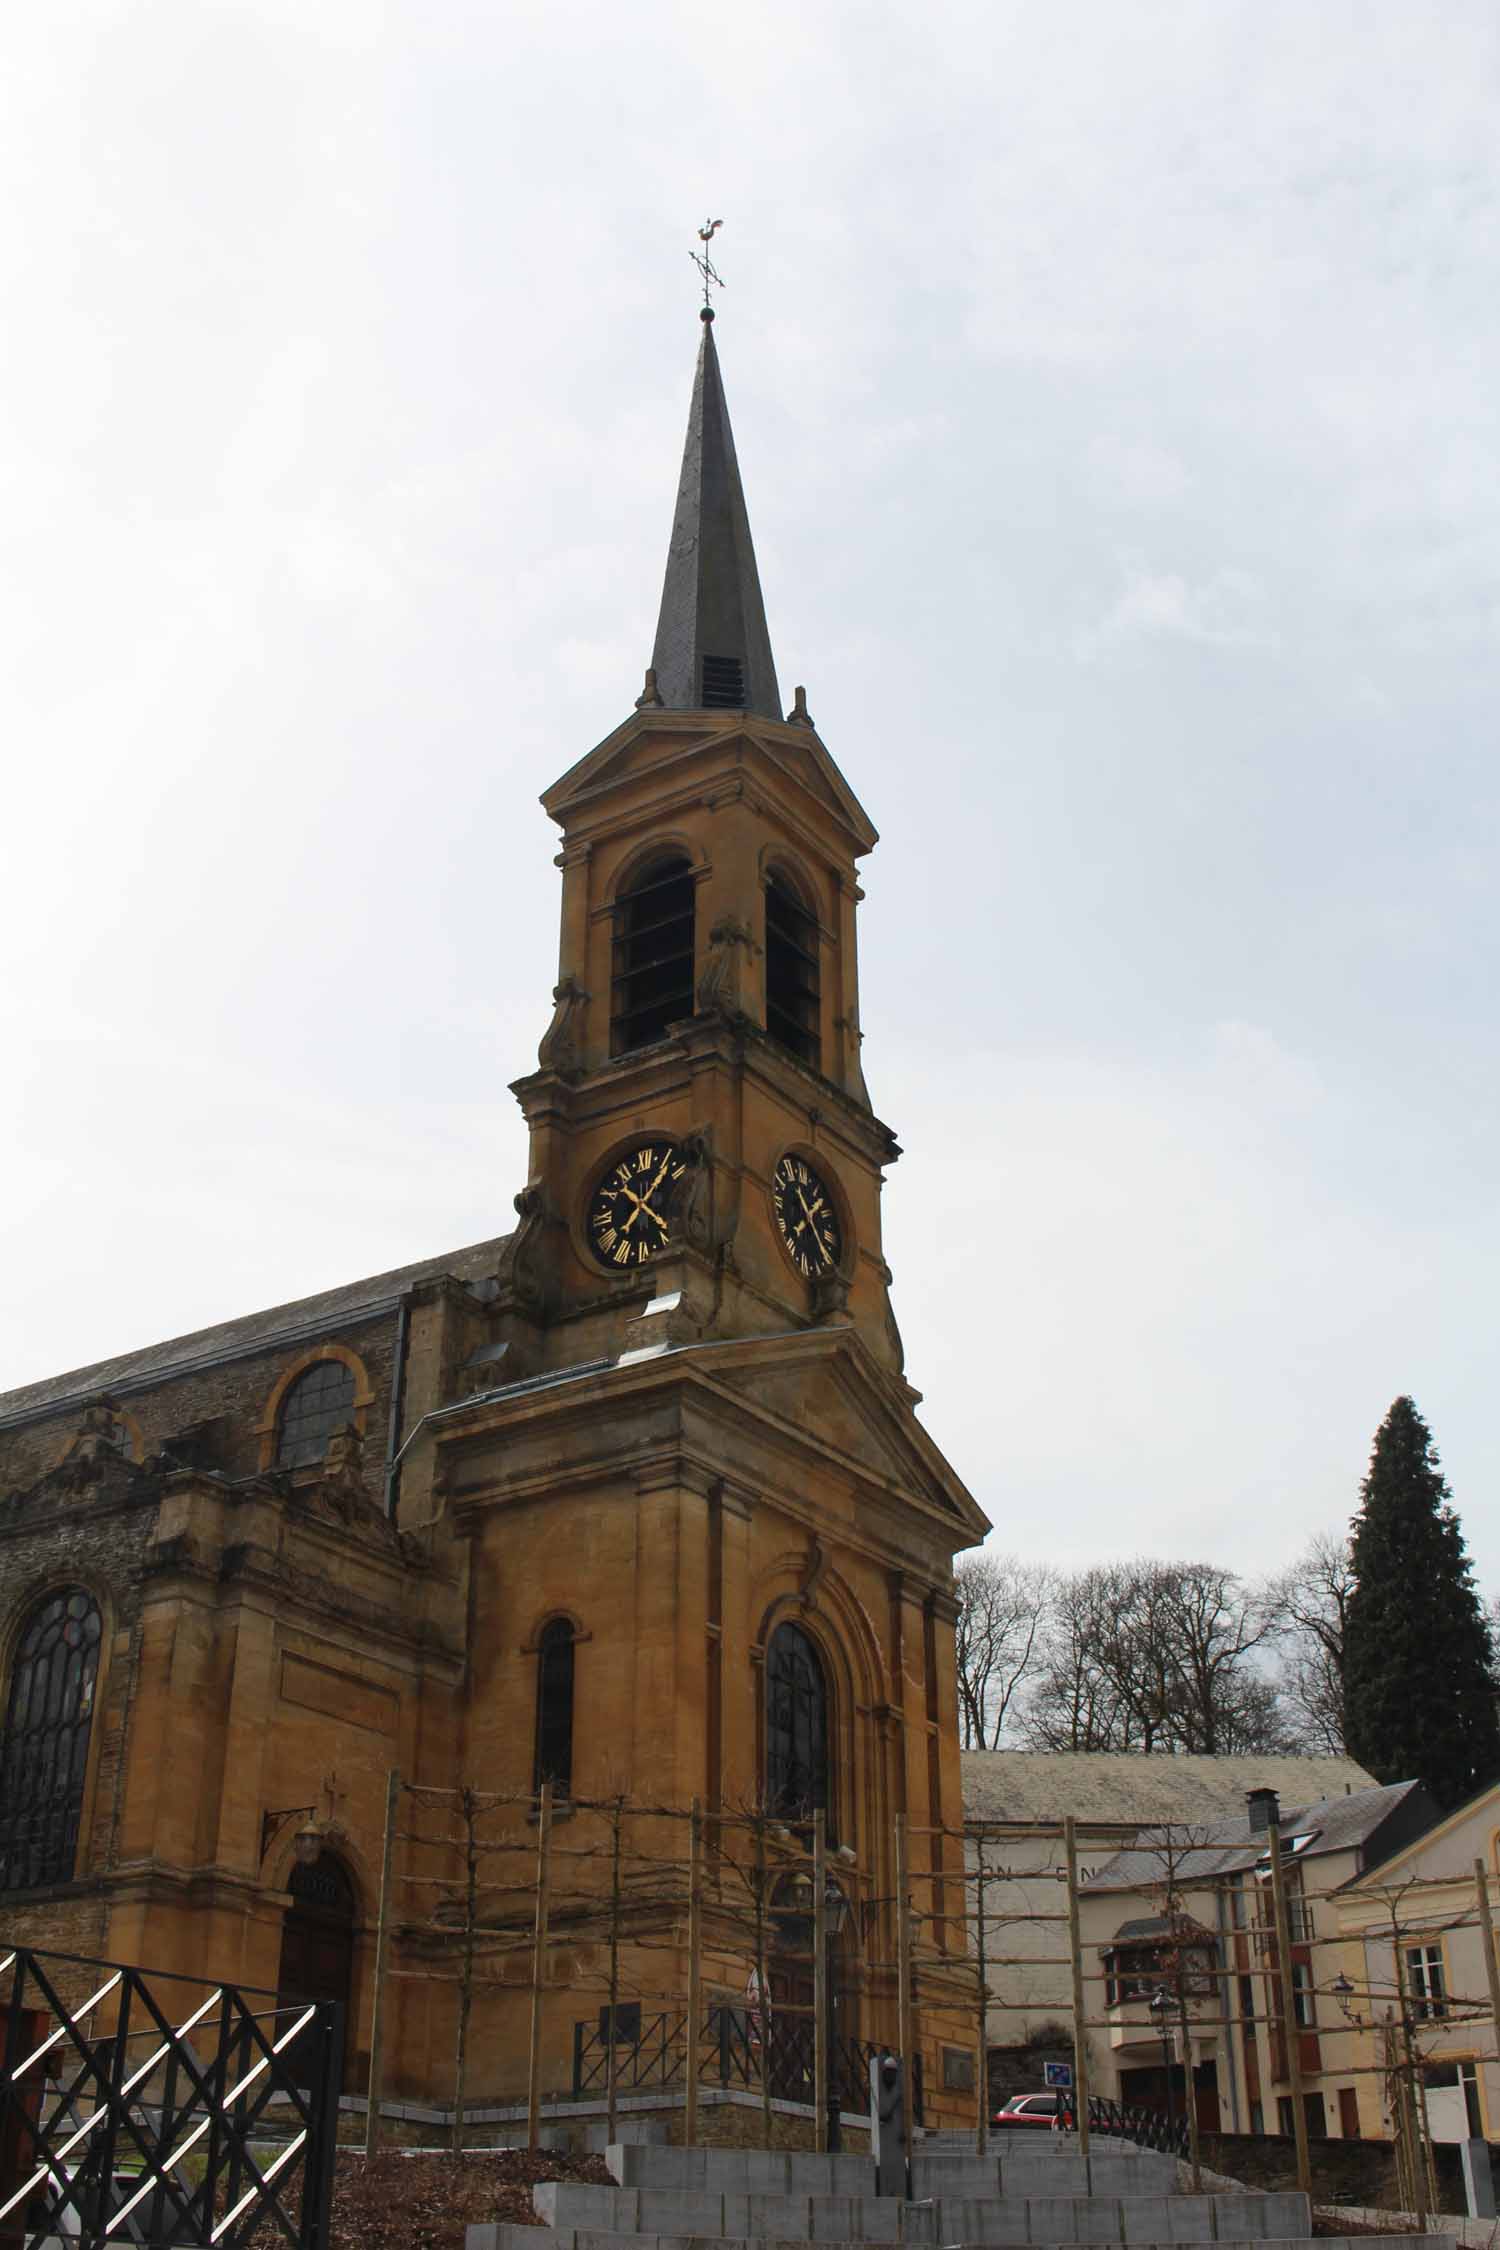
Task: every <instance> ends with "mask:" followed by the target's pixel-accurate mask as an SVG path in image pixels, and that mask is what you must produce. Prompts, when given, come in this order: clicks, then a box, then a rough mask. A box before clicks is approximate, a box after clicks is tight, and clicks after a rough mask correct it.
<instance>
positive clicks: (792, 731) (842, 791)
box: [542, 710, 879, 858]
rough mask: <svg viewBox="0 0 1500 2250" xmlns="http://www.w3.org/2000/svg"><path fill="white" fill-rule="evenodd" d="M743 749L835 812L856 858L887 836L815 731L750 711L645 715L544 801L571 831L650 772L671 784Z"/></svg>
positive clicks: (774, 774)
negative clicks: (682, 772) (677, 773)
mask: <svg viewBox="0 0 1500 2250" xmlns="http://www.w3.org/2000/svg"><path fill="white" fill-rule="evenodd" d="M736 747H738V748H739V750H740V751H741V753H742V754H743V752H744V750H745V749H747V748H748V749H749V751H750V752H751V755H752V757H753V759H754V761H755V762H756V763H757V764H760V765H762V766H763V767H764V768H769V769H770V772H769V774H768V776H767V778H768V779H772V780H774V779H775V778H777V777H778V776H779V777H784V779H785V780H786V781H789V782H791V783H792V784H793V785H794V786H795V787H796V788H798V789H801V790H804V791H805V792H806V793H807V795H808V796H810V797H811V798H812V799H813V800H814V801H815V802H816V803H817V804H819V805H820V806H822V807H823V808H824V810H825V811H827V812H830V813H832V814H833V816H834V818H835V819H836V820H837V821H838V823H839V825H840V827H841V828H843V829H844V830H845V832H846V833H847V835H848V836H849V838H850V841H851V846H852V850H853V854H854V856H855V857H856V858H857V857H859V856H860V855H861V854H863V853H865V852H868V851H872V850H873V849H874V847H875V844H876V843H877V842H878V840H879V839H878V834H877V831H876V829H875V826H874V824H873V823H872V821H871V819H870V816H869V814H868V813H867V812H866V811H865V809H864V807H863V805H861V803H860V801H859V799H858V798H857V797H856V796H855V794H854V792H853V790H852V789H851V788H850V787H849V784H848V782H847V781H846V780H845V779H844V777H843V774H842V773H841V772H840V771H839V768H838V766H837V764H836V763H835V761H834V760H833V758H832V757H830V755H829V753H828V751H827V749H826V748H825V747H824V745H823V743H822V741H821V740H820V739H819V737H818V736H817V735H816V734H815V733H814V732H813V730H812V729H811V727H806V726H800V725H799V726H793V725H790V724H788V725H782V726H777V725H773V724H772V723H771V722H770V721H768V720H765V719H758V718H755V717H752V716H747V715H746V714H744V713H743V712H733V713H730V712H725V713H723V714H718V713H713V712H700V711H681V712H678V711H671V712H666V711H654V710H644V711H637V712H635V713H633V714H632V716H631V717H630V718H629V719H627V720H626V721H625V722H624V724H623V725H621V726H618V727H616V729H615V731H614V732H613V734H609V735H606V736H605V738H604V740H603V741H602V742H601V743H599V744H597V745H596V747H595V748H594V749H592V750H590V751H589V752H588V754H587V756H586V757H582V758H580V759H579V761H578V763H577V764H576V765H574V766H570V767H569V768H568V770H567V772H566V773H565V774H562V775H561V776H560V777H559V778H558V780H556V781H555V782H554V783H553V784H552V787H551V788H550V789H547V790H544V791H543V793H542V804H543V806H544V807H545V809H546V811H547V812H548V813H549V814H550V815H551V817H552V819H553V820H555V821H556V822H557V823H558V825H559V827H564V828H565V827H567V826H569V825H570V822H571V820H572V819H573V818H574V817H576V816H577V815H578V814H579V813H581V812H583V811H584V810H585V809H586V808H587V809H591V808H592V807H594V806H595V805H597V804H598V802H599V800H600V799H601V798H604V797H607V796H608V795H609V793H610V792H611V791H612V790H615V789H617V788H620V787H622V786H623V785H625V784H628V783H630V782H634V781H638V780H639V779H640V778H641V776H642V775H644V774H646V773H653V774H655V773H659V774H660V775H661V776H662V778H663V780H664V781H665V780H666V778H667V777H668V775H669V774H670V772H671V770H672V768H673V767H675V766H681V765H684V764H686V763H688V762H694V763H696V762H698V761H700V760H702V759H705V758H708V757H718V758H723V757H724V756H725V755H726V753H728V752H731V751H733V750H734V749H735V748H736Z"/></svg>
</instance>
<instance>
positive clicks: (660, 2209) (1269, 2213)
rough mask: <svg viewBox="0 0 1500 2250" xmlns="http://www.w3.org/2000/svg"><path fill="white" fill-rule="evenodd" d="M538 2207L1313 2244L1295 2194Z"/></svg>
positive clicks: (573, 2189) (1013, 2235)
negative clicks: (1305, 2241) (1307, 2242)
mask: <svg viewBox="0 0 1500 2250" xmlns="http://www.w3.org/2000/svg"><path fill="white" fill-rule="evenodd" d="M646 2153H653V2152H646ZM688 2153H695V2152H688ZM704 2153H709V2152H704ZM825 2161H827V2160H826V2159H825ZM532 2201H533V2203H534V2205H535V2207H536V2212H537V2216H538V2217H539V2218H540V2219H541V2221H542V2224H543V2225H544V2226H549V2227H553V2228H555V2229H557V2230H558V2231H559V2232H565V2231H568V2230H573V2231H576V2230H578V2229H580V2228H581V2229H583V2230H585V2231H586V2232H595V2233H603V2234H610V2235H622V2236H637V2235H658V2234H659V2235H668V2236H672V2237H674V2238H677V2237H683V2236H693V2237H699V2236H714V2237H716V2238H732V2239H736V2240H738V2239H740V2238H742V2237H746V2236H775V2237H777V2238H778V2239H784V2240H788V2241H798V2242H891V2243H894V2242H911V2243H924V2244H930V2245H934V2246H937V2250H941V2246H942V2245H944V2244H947V2243H952V2242H960V2241H986V2242H989V2243H991V2244H994V2245H996V2246H997V2250H1001V2246H1003V2250H1010V2246H1012V2245H1014V2246H1016V2250H1021V2246H1024V2245H1028V2244H1033V2243H1045V2244H1049V2245H1050V2244H1069V2243H1076V2244H1122V2245H1123V2244H1132V2245H1133V2244H1162V2243H1197V2242H1223V2241H1235V2242H1242V2241H1244V2242H1248V2241H1260V2242H1264V2241H1271V2240H1275V2241H1298V2240H1302V2239H1304V2238H1306V2237H1309V2236H1310V2235H1311V2233H1312V2213H1311V2210H1310V2207H1309V2205H1308V2201H1307V2198H1306V2196H1305V2195H1296V2194H1277V2195H1138V2196H1137V2195H1131V2196H1107V2195H1072V2196H1070V2195H1043V2196H1035V2195H1033V2196H1018V2195H1009V2194H1006V2195H979V2196H968V2195H940V2196H933V2197H926V2198H923V2199H921V2200H918V2201H913V2202H910V2203H907V2202H903V2201H901V2200H900V2198H898V2197H896V2196H878V2195H872V2194H869V2193H865V2194H858V2195H847V2194H836V2195H819V2194H810V2195H809V2194H804V2193H801V2192H792V2193H774V2192H772V2193H766V2192H761V2191H757V2190H754V2189H750V2190H729V2191H727V2192H722V2193H721V2192H720V2191H719V2190H718V2189H717V2188H710V2187H702V2188H634V2187H594V2186H591V2185H587V2184H585V2183H583V2182H580V2181H576V2180H548V2181H544V2182H542V2183H540V2184H539V2185H538V2186H537V2187H535V2188H534V2189H533V2190H532Z"/></svg>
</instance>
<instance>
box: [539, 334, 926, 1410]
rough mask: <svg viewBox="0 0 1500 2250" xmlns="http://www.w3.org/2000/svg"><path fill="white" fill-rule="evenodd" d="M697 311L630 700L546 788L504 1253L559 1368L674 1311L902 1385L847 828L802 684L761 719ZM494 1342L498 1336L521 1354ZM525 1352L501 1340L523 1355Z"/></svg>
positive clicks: (770, 704)
mask: <svg viewBox="0 0 1500 2250" xmlns="http://www.w3.org/2000/svg"><path fill="white" fill-rule="evenodd" d="M712 317H713V316H712V314H711V313H709V312H706V311H705V313H704V316H703V334H702V344H701V347H700V350H699V355H698V365H697V370H696V374H695V377H694V383H693V396H692V405H691V409H690V412H689V417H688V432H687V443H686V447H685V449H684V455H683V464H682V475H681V479H680V482H679V487H678V494H677V508H676V514H675V517H674V520H673V525H672V537H671V544H670V548H669V551H668V556H667V570H666V581H665V584H664V587H663V590H662V600H661V614H660V618H659V621H658V624H657V630H656V642H655V647H654V651H653V658H652V663H651V667H650V669H649V670H648V671H647V673H646V677H645V686H644V690H643V692H642V693H641V695H640V696H639V697H638V699H637V701H636V706H635V710H634V712H633V713H632V715H631V716H630V717H629V718H628V719H627V720H626V721H625V723H624V724H623V725H622V726H620V727H618V728H617V729H616V730H615V732H614V733H613V734H611V735H609V736H608V737H607V738H606V739H605V741H603V742H602V743H600V745H599V746H598V748H597V749H595V750H592V751H591V752H590V753H589V754H588V756H587V757H585V758H583V759H581V760H580V761H579V763H578V764H577V765H575V766H574V767H572V768H571V769H570V770H569V771H568V772H567V773H565V774H564V775H563V776H562V778H561V779H560V780H559V781H557V782H555V783H554V784H553V786H552V788H551V789H549V790H548V791H547V792H546V794H545V796H544V797H543V800H542V802H543V804H544V805H545V806H546V809H547V811H548V812H549V813H550V814H551V816H552V818H553V819H554V820H555V821H556V822H557V823H558V826H559V827H560V828H561V830H562V838H563V848H562V852H561V855H560V865H561V868H562V874H563V896H562V933H561V944H560V948H559V976H558V983H557V988H556V991H555V993H554V995H553V998H554V1007H555V1013H554V1016H553V1020H552V1023H551V1025H550V1027H549V1029H548V1031H547V1033H546V1036H545V1037H544V1039H543V1040H542V1043H541V1049H540V1053H539V1056H538V1062H539V1066H540V1067H539V1068H538V1069H537V1071H535V1072H534V1073H533V1074H532V1075H531V1076H530V1077H528V1078H525V1079H523V1080H521V1081H520V1082H519V1083H518V1084H517V1086H516V1089H515V1091H516V1094H517V1096H518V1097H519V1099H520V1102H521V1105H522V1108H523V1109H524V1111H525V1113H526V1118H527V1122H528V1124H529V1126H530V1128H531V1163H530V1179H529V1181H528V1185H527V1189H526V1194H525V1196H524V1198H523V1200H522V1203H521V1206H520V1209H521V1217H522V1226H521V1237H522V1239H521V1240H520V1241H519V1243H518V1246H517V1255H516V1261H515V1268H516V1281H517V1287H518V1289H519V1291H520V1293H521V1294H520V1298H519V1300H518V1307H517V1309H518V1310H521V1309H523V1308H524V1307H525V1306H526V1304H527V1302H528V1300H527V1296H526V1292H527V1291H528V1290H529V1291H530V1293H531V1295H530V1299H529V1303H530V1308H531V1310H532V1311H533V1312H534V1314H535V1316H536V1319H537V1321H538V1324H539V1326H540V1327H542V1328H544V1329H545V1330H547V1331H548V1332H549V1335H550V1336H551V1343H550V1345H543V1344H542V1343H541V1340H540V1337H538V1339H537V1340H536V1341H535V1342H534V1343H532V1344H531V1345H530V1348H531V1349H532V1350H535V1351H538V1352H540V1354H541V1356H542V1358H543V1359H547V1358H550V1357H552V1356H553V1352H554V1351H555V1350H556V1349H557V1348H558V1346H559V1343H560V1339H559V1338H558V1337H557V1336H556V1333H555V1332H556V1330H557V1329H558V1328H559V1327H561V1328H562V1329H563V1330H564V1331H565V1332H566V1336H567V1341H566V1345H565V1346H564V1347H563V1348H565V1349H566V1351H567V1354H568V1356H569V1357H574V1356H576V1355H577V1353H578V1351H579V1350H580V1349H581V1348H582V1347H583V1346H584V1345H585V1344H586V1345H587V1346H588V1347H589V1348H592V1347H593V1346H594V1345H596V1344H597V1345H598V1346H599V1347H600V1348H607V1347H608V1345H609V1344H610V1342H611V1341H612V1340H615V1339H616V1338H617V1334H618V1329H619V1323H620V1320H621V1317H622V1315H623V1316H626V1317H627V1318H628V1317H629V1316H630V1315H632V1314H640V1313H643V1312H644V1310H645V1308H646V1307H647V1306H648V1305H650V1304H652V1303H660V1301H661V1300H662V1299H663V1298H666V1297H671V1298H673V1299H675V1300H676V1301H675V1303H674V1304H673V1305H672V1307H671V1310H670V1312H667V1313H664V1314H662V1315H661V1316H659V1319H658V1322H657V1326H658V1327H659V1329H660V1335H657V1334H656V1330H655V1329H653V1331H652V1335H653V1338H654V1340H656V1341H661V1340H662V1339H663V1338H665V1337H670V1339H671V1341H672V1342H673V1343H675V1344H681V1343H686V1342H689V1341H697V1340H701V1339H703V1338H706V1337H708V1336H716V1337H750V1336H754V1335H757V1334H766V1333H771V1332H779V1331H784V1330H786V1329H788V1328H808V1327H812V1326H823V1325H827V1324H830V1323H832V1324H840V1323H845V1322H847V1323H848V1324H849V1325H850V1326H851V1327H852V1329H853V1330H854V1332H855V1333H857V1335H858V1336H859V1338H860V1340H861V1342H862V1344H863V1345H864V1347H865V1349H866V1351H867V1352H868V1354H869V1355H870V1357H871V1359H872V1361H873V1362H874V1363H875V1364H876V1365H877V1366H878V1367H879V1368H880V1369H881V1370H882V1372H883V1373H884V1374H885V1375H887V1376H889V1377H892V1378H899V1376H900V1371H901V1346H900V1340H899V1337H898V1334H897V1331H896V1327H895V1323H894V1320H893V1319H892V1316H891V1311H890V1304H889V1298H888V1295H887V1288H888V1283H889V1279H890V1276H889V1273H888V1271H887V1268H886V1266H885V1262H884V1259H883V1256H882V1253H881V1243H880V1181H881V1174H882V1170H883V1168H884V1167H885V1166H886V1165H887V1164H889V1163H890V1162H891V1161H892V1160H893V1159H894V1158H895V1157H896V1156H897V1155H898V1154H899V1150H898V1149H897V1146H896V1142H895V1139H894V1137H893V1135H892V1134H891V1132H890V1131H889V1129H888V1128H887V1127H886V1126H884V1125H883V1124H882V1123H881V1122H880V1120H879V1119H878V1118H877V1117H876V1116H875V1115H874V1113H873V1111H872V1110H871V1107H870V1101H869V1096H868V1094H867V1092H866V1089H865V1082H864V1076H863V1072H862V1070H861V1067H860V1030H859V982H858V964H857V959H856V934H855V914H856V908H857V905H858V902H859V899H860V897H861V895H862V894H861V892H860V888H859V884H858V880H857V876H856V865H857V862H858V860H859V859H860V857H862V856H863V854H865V853H866V852H868V851H869V850H870V849H871V848H872V846H873V845H874V843H875V841H876V837H875V830H874V828H873V827H872V825H871V823H870V820H869V817H868V815H867V814H866V813H865V811H864V809H863V807H862V806H861V805H860V803H859V801H858V799H857V798H856V797H855V795H854V793H853V791H852V790H851V789H850V787H849V785H848V783H847V782H846V781H845V779H844V777H843V775H842V774H841V773H840V772H839V769H838V767H837V766H836V765H835V764H834V761H833V759H832V758H831V757H830V756H829V754H828V752H827V750H826V749H825V748H824V746H823V744H822V742H821V741H820V740H819V737H818V735H817V732H816V730H815V729H814V726H813V723H812V720H811V718H810V717H809V715H808V712H807V707H806V700H805V697H804V694H803V691H802V690H801V689H800V688H799V689H798V690H797V691H796V697H795V702H794V705H793V708H792V709H791V711H790V712H788V713H787V714H786V715H785V716H784V717H783V715H782V711H781V707H780V697H779V694H778V691H777V685H776V668H775V663H774V660H773V657H772V654H771V642H770V635H769V633H768V631H767V628H766V618H765V608H764V605H763V602H762V599H761V590H760V581H759V577H758V575H757V572H756V566H755V550H754V547H753V545H752V542H751V537H750V523H749V517H748V514H747V511H746V507H745V497H744V492H743V489H742V486H741V483H740V474H739V466H738V463H737V461H736V457H735V449H734V438H733V435H732V433H731V430H730V425H729V413H728V407H727V405H726V402H725V397H724V385H723V378H722V376H721V374H720V371H719V361H718V354H717V352H716V350H715V346H714V336H713V325H712ZM519 1340H520V1339H519V1335H518V1342H519ZM524 1348H526V1347H523V1349H524Z"/></svg>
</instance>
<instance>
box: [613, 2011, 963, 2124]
mask: <svg viewBox="0 0 1500 2250" xmlns="http://www.w3.org/2000/svg"><path fill="white" fill-rule="evenodd" d="M815 2049H816V2030H815V2026H814V2023H813V2021H812V2019H811V2018H810V2017H809V2016H806V2015H802V2016H797V2017H790V2018H788V2017H777V2016H776V2015H775V2013H774V2012H773V2013H772V2017H771V2021H770V2024H769V2026H768V2027H767V2030H766V2032H765V2035H764V2036H763V2035H762V2032H761V2030H760V2028H759V2024H758V2022H757V2017H756V2013H755V2011H753V2010H752V2009H749V2008H741V2007H735V2006H732V2005H730V2004H729V2003H727V2002H717V2001H715V2002H712V2003H711V2004H710V2005H709V2007H708V2008H707V2009H706V2011H705V2013H704V2015H703V2018H702V2021H701V2027H700V2031H699V2038H698V2083H699V2085H700V2086H719V2087H724V2088H732V2089H735V2090H738V2091H740V2092H742V2093H759V2092H760V2091H761V2087H762V2066H763V2065H764V2069H765V2079H766V2084H767V2085H768V2086H769V2090H770V2093H771V2097H772V2099H773V2100H775V2101H787V2102H800V2103H805V2104H809V2105H810V2104H811V2103H812V2102H813V2101H814V2099H815V2096H816V2087H817V2057H816V2051H815ZM885 2052H886V2049H885V2048H884V2047H883V2046H882V2045H881V2043H880V2042H879V2041H871V2040H868V2039H846V2038H840V2037H838V2036H835V2037H834V2038H833V2039H832V2040H831V2041H830V2046H829V2055H828V2091H829V2095H830V2097H834V2098H836V2099H837V2102H838V2105H839V2108H840V2109H841V2110H850V2111H857V2112H860V2113H863V2112H864V2111H866V2110H867V2109H868V2108H869V2103H870V2063H871V2060H872V2058H873V2057H874V2056H876V2055H880V2054H883V2053H885ZM611 2061H613V2065H614V2082H615V2086H616V2089H617V2091H618V2092H621V2093H636V2092H641V2091H647V2090H654V2089H657V2088H665V2089H670V2088H672V2087H680V2086H682V2085H683V2084H684V2083H685V2082H686V2076H687V2067H688V2037H687V2015H686V2012H685V2011H683V2010H681V2009H677V2010H672V2009H667V2010H662V2011H659V2012H657V2013H655V2014H651V2015H644V2014H642V2013H641V2011H640V2010H639V2009H632V2010H630V2011H628V2012H627V2011H626V2010H623V2009H622V2010H620V2011H619V2020H618V2021H617V2023H616V2025H615V2028H614V2031H613V2035H612V2034H611V2026H610V2014H609V2010H608V2009H605V2010H604V2011H603V2012H602V2014H601V2016H600V2017H599V2018H593V2017H590V2018H588V2019H587V2020H586V2021H583V2022H578V2023H575V2024H574V2026H573V2099H574V2100H575V2101H584V2100H587V2099H588V2097H589V2096H590V2095H591V2094H597V2093H602V2092H604V2091H605V2089H606V2088H607V2086H608V2084H609V2079H610V2065H611ZM913 2065H914V2067H913V2072H912V2122H913V2124H916V2125H920V2124H921V2123H922V2122H923V2118H922V2062H921V2056H920V2055H917V2056H914V2057H913Z"/></svg>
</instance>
